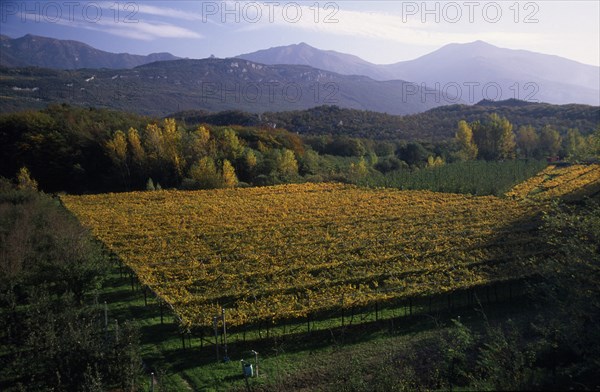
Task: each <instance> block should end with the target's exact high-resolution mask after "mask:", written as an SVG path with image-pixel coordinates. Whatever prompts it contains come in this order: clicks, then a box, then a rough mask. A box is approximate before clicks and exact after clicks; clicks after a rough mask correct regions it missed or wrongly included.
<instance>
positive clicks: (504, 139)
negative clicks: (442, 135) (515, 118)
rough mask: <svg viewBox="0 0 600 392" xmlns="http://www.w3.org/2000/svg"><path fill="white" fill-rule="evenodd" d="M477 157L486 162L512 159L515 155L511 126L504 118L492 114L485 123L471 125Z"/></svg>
mask: <svg viewBox="0 0 600 392" xmlns="http://www.w3.org/2000/svg"><path fill="white" fill-rule="evenodd" d="M471 129H472V130H473V138H474V140H475V144H476V145H477V147H478V148H479V155H480V156H481V157H482V158H483V159H486V160H498V159H512V158H514V155H515V146H516V143H515V135H514V132H513V126H512V124H511V123H510V121H508V119H507V118H506V117H500V116H499V115H498V114H496V113H492V114H491V115H490V116H489V118H488V121H487V122H485V123H479V122H474V123H471Z"/></svg>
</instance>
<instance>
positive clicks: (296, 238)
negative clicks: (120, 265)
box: [62, 184, 544, 326]
mask: <svg viewBox="0 0 600 392" xmlns="http://www.w3.org/2000/svg"><path fill="white" fill-rule="evenodd" d="M62 200H63V202H64V204H65V205H66V206H67V208H69V209H70V210H71V211H72V212H73V213H75V215H76V216H77V217H78V218H79V219H80V221H81V222H82V223H83V224H84V225H86V226H88V227H90V228H91V229H92V231H93V233H94V235H95V236H97V237H98V238H99V239H100V240H101V241H103V242H104V243H105V244H106V245H107V246H108V248H109V249H110V250H112V251H113V252H114V253H115V254H117V255H118V256H119V257H120V258H121V259H122V260H123V261H124V262H125V263H126V264H127V265H128V266H129V267H131V268H132V269H133V271H135V273H136V275H137V277H138V279H139V280H140V282H141V283H142V284H143V285H146V286H148V287H149V288H150V289H151V290H152V291H154V292H155V293H156V294H157V295H158V296H159V297H161V298H162V300H164V301H166V302H167V303H169V304H170V305H171V306H172V307H173V309H174V310H175V312H176V313H177V315H178V317H179V318H180V319H181V322H182V323H183V324H184V325H187V326H210V325H212V317H213V316H214V315H215V314H218V313H219V312H220V309H221V307H226V308H227V309H228V322H229V323H230V324H231V325H232V326H241V325H248V324H254V323H258V322H261V321H264V320H269V321H271V322H277V321H281V320H293V319H299V318H302V317H306V316H308V315H311V314H318V313H319V312H324V311H327V310H330V309H339V308H340V307H341V308H350V307H352V308H354V307H361V306H368V305H370V304H374V303H385V302H386V301H389V300H394V299H402V298H416V297H426V296H431V295H435V294H442V293H447V292H451V291H454V290H457V289H465V288H469V287H477V286H481V285H485V284H488V283H491V282H498V281H506V280H511V279H515V278H520V277H522V276H525V275H529V274H531V272H532V269H531V266H530V265H529V262H528V260H529V259H530V257H531V256H534V255H536V254H539V253H540V252H541V251H543V249H544V248H543V247H541V246H536V245H535V243H536V239H535V227H536V223H535V222H534V221H535V216H536V214H537V209H536V207H534V206H532V205H528V204H524V203H519V202H517V201H513V200H509V199H500V198H497V197H493V196H486V197H475V196H466V195H457V194H442V193H433V192H428V191H398V190H391V189H374V190H372V189H364V188H359V187H354V186H349V185H342V184H302V185H283V186H275V187H264V188H246V189H222V190H211V191H196V192H182V191H156V192H134V193H123V194H103V195H87V196H63V198H62Z"/></svg>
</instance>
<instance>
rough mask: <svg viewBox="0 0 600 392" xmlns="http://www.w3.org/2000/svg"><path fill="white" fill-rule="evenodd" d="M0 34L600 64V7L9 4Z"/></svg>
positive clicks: (227, 49)
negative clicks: (475, 47)
mask: <svg viewBox="0 0 600 392" xmlns="http://www.w3.org/2000/svg"><path fill="white" fill-rule="evenodd" d="M0 33H1V34H5V35H8V36H10V37H13V38H16V37H21V36H23V35H25V34H35V35H42V36H47V37H52V38H58V39H71V40H76V41H81V42H84V43H86V44H88V45H91V46H93V47H95V48H98V49H102V50H105V51H109V52H115V53H123V52H127V53H133V54H144V55H146V54H150V53H156V52H170V53H172V54H174V55H176V56H179V57H188V58H206V57H209V56H211V55H214V56H216V57H219V58H225V57H233V56H237V55H240V54H244V53H250V52H254V51H257V50H260V49H267V48H270V47H274V46H283V45H290V44H297V43H300V42H305V43H307V44H309V45H312V46H314V47H316V48H319V49H326V50H336V51H338V52H343V53H350V54H354V55H356V56H359V57H361V58H363V59H364V60H367V61H370V62H372V63H376V64H389V63H395V62H399V61H405V60H412V59H414V58H417V57H419V56H422V55H425V54H427V53H430V52H432V51H434V50H436V49H439V48H440V47H442V46H444V45H447V44H450V43H467V42H472V41H476V40H483V41H486V42H488V43H490V44H493V45H496V46H499V47H503V48H511V49H525V50H530V51H534V52H539V53H545V54H553V55H558V56H561V57H566V58H569V59H572V60H576V61H579V62H582V63H585V64H592V65H600V1H598V0H588V1H567V0H562V1H561V0H545V1H516V0H511V1H470V0H469V1H356V0H354V1H317V0H311V1H296V2H290V1H270V0H266V1H199V0H187V1H177V0H175V1H75V0H64V1H61V0H58V1H23V0H18V1H10V0H0Z"/></svg>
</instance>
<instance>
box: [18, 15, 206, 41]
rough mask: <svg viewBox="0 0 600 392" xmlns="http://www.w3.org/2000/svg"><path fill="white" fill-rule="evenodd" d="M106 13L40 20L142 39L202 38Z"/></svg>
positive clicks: (183, 30) (170, 26) (169, 26)
mask: <svg viewBox="0 0 600 392" xmlns="http://www.w3.org/2000/svg"><path fill="white" fill-rule="evenodd" d="M154 8H156V7H154ZM106 15H107V16H106V17H99V18H95V19H93V20H81V19H67V18H64V17H63V18H59V19H53V20H52V21H51V22H50V21H47V20H44V19H41V20H42V21H45V22H48V23H52V24H59V25H63V26H68V27H73V28H78V29H86V30H94V31H99V32H104V33H108V34H112V35H116V36H120V37H125V38H131V39H136V40H144V41H151V40H153V39H157V38H196V39H201V38H204V36H203V35H202V34H199V33H198V32H196V31H193V30H190V29H187V28H184V27H181V26H176V25H174V24H170V23H164V22H149V21H142V20H140V19H139V18H135V17H133V18H131V19H127V20H130V22H124V20H125V19H124V18H121V20H115V18H114V17H113V16H114V15H112V14H111V16H110V17H109V16H108V12H107V13H106ZM21 17H22V18H24V19H25V18H27V15H22V16H21Z"/></svg>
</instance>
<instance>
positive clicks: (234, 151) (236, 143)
mask: <svg viewBox="0 0 600 392" xmlns="http://www.w3.org/2000/svg"><path fill="white" fill-rule="evenodd" d="M221 151H222V152H223V156H224V157H225V158H227V159H229V160H231V161H236V160H237V159H238V158H240V157H241V156H242V154H243V153H244V146H243V144H242V142H241V141H240V139H239V138H238V136H237V134H236V133H235V131H234V130H233V129H226V130H225V131H224V132H223V138H222V140H221Z"/></svg>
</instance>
